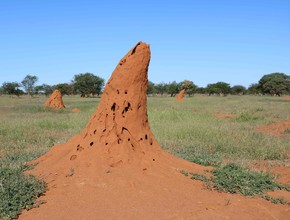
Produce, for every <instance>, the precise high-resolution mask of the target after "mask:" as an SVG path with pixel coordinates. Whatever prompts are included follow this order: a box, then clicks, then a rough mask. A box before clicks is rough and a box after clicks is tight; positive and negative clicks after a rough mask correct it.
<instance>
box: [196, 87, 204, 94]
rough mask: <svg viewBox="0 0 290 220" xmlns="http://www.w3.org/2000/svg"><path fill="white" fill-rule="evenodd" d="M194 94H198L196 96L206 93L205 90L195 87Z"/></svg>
mask: <svg viewBox="0 0 290 220" xmlns="http://www.w3.org/2000/svg"><path fill="white" fill-rule="evenodd" d="M195 92H196V93H198V94H205V93H206V88H203V87H197V88H196V90H195Z"/></svg>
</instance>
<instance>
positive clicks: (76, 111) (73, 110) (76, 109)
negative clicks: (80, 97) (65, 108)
mask: <svg viewBox="0 0 290 220" xmlns="http://www.w3.org/2000/svg"><path fill="white" fill-rule="evenodd" d="M71 111H72V112H74V113H79V112H81V110H79V109H78V108H73V109H72V110H71Z"/></svg>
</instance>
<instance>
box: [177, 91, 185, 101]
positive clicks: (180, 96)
mask: <svg viewBox="0 0 290 220" xmlns="http://www.w3.org/2000/svg"><path fill="white" fill-rule="evenodd" d="M184 94H185V89H182V90H181V91H180V92H179V93H178V95H177V96H176V101H178V102H181V101H183V97H184Z"/></svg>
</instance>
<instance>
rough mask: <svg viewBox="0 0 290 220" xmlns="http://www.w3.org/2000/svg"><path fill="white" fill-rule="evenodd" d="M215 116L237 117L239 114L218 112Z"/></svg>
mask: <svg viewBox="0 0 290 220" xmlns="http://www.w3.org/2000/svg"><path fill="white" fill-rule="evenodd" d="M214 116H215V117H217V118H233V117H236V116H237V114H222V113H217V114H214Z"/></svg>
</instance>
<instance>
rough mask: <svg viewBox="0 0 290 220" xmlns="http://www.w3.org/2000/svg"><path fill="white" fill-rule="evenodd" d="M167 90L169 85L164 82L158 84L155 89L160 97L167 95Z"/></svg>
mask: <svg viewBox="0 0 290 220" xmlns="http://www.w3.org/2000/svg"><path fill="white" fill-rule="evenodd" d="M167 88H168V85H167V84H166V83H164V82H162V83H158V84H156V85H155V89H156V91H157V93H158V94H160V95H163V94H164V93H166V92H167Z"/></svg>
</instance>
